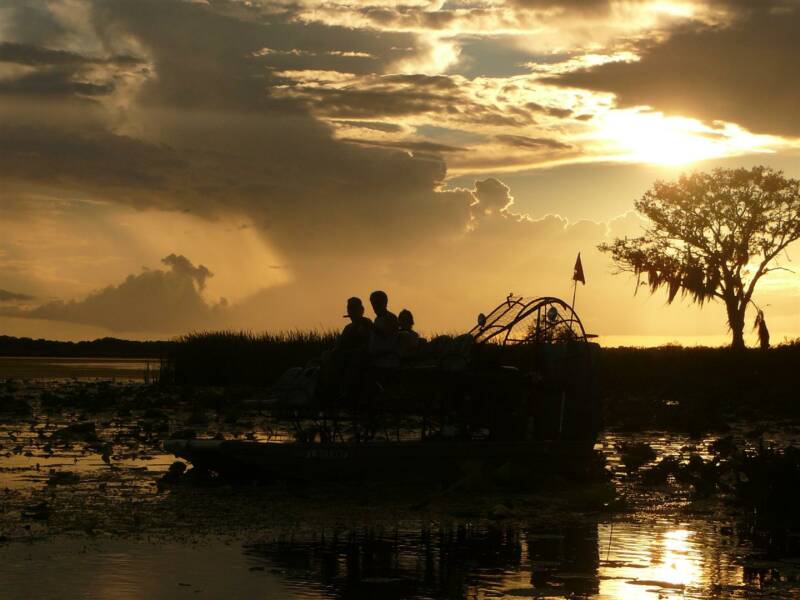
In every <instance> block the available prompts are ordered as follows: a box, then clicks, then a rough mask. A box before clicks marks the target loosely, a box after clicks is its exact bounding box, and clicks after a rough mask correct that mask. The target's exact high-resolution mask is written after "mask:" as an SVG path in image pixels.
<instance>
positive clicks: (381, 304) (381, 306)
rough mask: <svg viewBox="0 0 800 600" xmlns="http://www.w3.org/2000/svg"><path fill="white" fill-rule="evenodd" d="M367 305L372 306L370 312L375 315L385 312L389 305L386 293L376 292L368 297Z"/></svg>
mask: <svg viewBox="0 0 800 600" xmlns="http://www.w3.org/2000/svg"><path fill="white" fill-rule="evenodd" d="M369 303H370V304H372V310H374V311H375V314H376V315H380V314H382V313H385V312H386V307H387V306H388V305H389V297H388V296H387V295H386V292H382V291H381V290H378V291H376V292H372V293H371V294H370V295H369Z"/></svg>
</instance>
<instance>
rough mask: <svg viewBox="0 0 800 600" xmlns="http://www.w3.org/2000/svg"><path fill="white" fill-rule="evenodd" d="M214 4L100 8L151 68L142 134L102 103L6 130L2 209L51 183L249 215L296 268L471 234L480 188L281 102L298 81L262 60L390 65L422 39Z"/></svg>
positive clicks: (79, 191) (418, 82) (56, 187)
mask: <svg viewBox="0 0 800 600" xmlns="http://www.w3.org/2000/svg"><path fill="white" fill-rule="evenodd" d="M216 6H217V5H216V4H215V5H213V6H205V5H198V4H190V3H184V2H161V1H159V2H154V1H143V2H119V1H118V2H114V1H108V2H105V1H104V2H98V3H96V4H95V6H94V11H93V12H92V22H93V24H94V27H95V30H96V32H97V36H98V38H99V39H101V40H103V44H104V47H105V48H106V51H107V53H108V55H109V56H116V55H121V54H126V52H129V46H127V45H125V40H131V39H132V40H135V47H136V48H137V49H138V50H140V51H141V53H142V55H143V56H146V57H147V61H148V64H149V65H150V66H151V73H149V74H148V75H147V77H146V78H145V81H144V83H143V84H142V85H141V86H140V87H139V88H137V90H138V91H136V93H135V95H132V96H129V97H126V98H125V101H126V102H127V103H128V104H129V108H128V109H127V110H128V113H129V114H130V115H131V117H132V119H133V120H134V122H133V125H134V127H132V130H133V131H134V132H136V135H135V136H134V135H133V134H125V135H123V134H122V133H119V132H117V131H116V130H114V129H113V128H111V127H109V126H108V124H107V123H108V120H107V119H106V120H104V119H103V118H101V117H99V116H98V114H100V112H99V109H97V110H95V111H94V112H89V111H85V112H82V113H79V114H78V116H76V115H68V116H67V117H64V116H63V115H61V114H60V113H59V111H60V110H61V106H55V107H53V110H52V111H43V112H37V113H36V114H33V115H27V117H26V118H18V119H13V120H8V121H4V122H3V123H2V124H1V125H0V128H1V129H2V131H0V175H1V176H2V177H3V180H4V182H5V183H6V184H7V189H8V188H10V187H13V188H14V189H15V191H16V192H17V194H16V195H15V196H11V195H8V196H7V197H4V198H3V202H9V203H14V202H18V201H19V200H17V198H23V197H24V192H26V191H29V192H30V193H35V192H36V191H37V190H41V189H45V190H49V191H51V192H52V191H58V193H61V194H63V193H68V194H73V195H78V196H84V197H87V198H96V199H101V200H103V201H106V202H116V203H120V204H126V205H130V206H133V207H136V208H160V209H168V210H179V211H189V212H192V213H195V214H199V215H203V216H207V217H209V218H214V217H216V216H222V215H227V214H242V215H246V216H248V217H250V218H251V219H252V221H253V222H254V224H255V225H256V226H258V227H259V228H260V230H261V231H262V232H264V234H265V235H266V236H267V237H268V239H269V240H270V241H271V242H272V243H273V244H275V246H276V247H277V248H278V249H279V251H281V252H282V253H283V254H284V256H285V257H286V259H287V261H290V262H291V263H292V268H293V269H297V268H298V264H299V263H302V262H303V261H304V260H314V258H315V257H316V256H318V255H319V253H320V252H325V253H328V254H331V255H337V254H341V255H349V254H352V253H353V252H354V251H356V249H361V251H364V250H365V249H367V248H369V247H370V246H372V248H371V250H370V251H372V252H375V253H377V254H381V253H387V252H391V251H393V249H394V250H396V249H397V248H398V247H402V246H403V245H408V244H411V243H412V240H411V236H409V235H408V234H407V231H409V230H413V231H414V232H415V235H414V236H413V237H414V242H416V243H418V242H419V240H421V239H425V238H426V237H430V236H437V235H439V234H440V233H441V232H442V231H453V230H456V231H457V230H459V229H461V228H463V227H464V225H465V223H466V222H467V220H468V218H469V214H468V213H469V210H468V206H469V200H468V198H467V197H466V195H465V194H462V193H458V192H439V191H437V190H438V188H439V186H440V184H441V182H442V181H443V178H444V176H445V172H446V168H445V165H444V162H443V161H442V160H441V158H438V157H435V156H431V155H430V152H427V153H425V155H424V156H422V155H421V156H409V154H408V153H407V152H405V151H403V150H400V149H394V148H375V147H370V148H364V147H361V146H358V145H355V144H349V143H346V142H343V141H338V140H335V139H333V137H332V134H331V128H330V127H329V126H327V125H325V124H323V123H321V122H320V121H318V120H317V119H316V118H315V117H314V116H312V115H310V114H309V113H308V112H307V110H306V101H305V100H304V99H300V100H298V99H295V98H286V97H278V96H277V95H276V94H275V89H274V85H276V84H283V83H284V80H283V79H280V78H278V77H277V76H275V75H274V74H273V73H271V72H270V71H269V69H266V68H265V65H264V64H263V62H261V61H259V60H258V57H257V56H256V57H254V53H257V52H258V51H259V50H260V49H263V48H265V47H268V48H291V47H300V48H306V49H308V50H309V52H311V51H313V52H316V53H319V54H324V53H326V52H334V51H335V52H339V51H346V50H348V49H352V50H353V51H357V52H365V53H370V54H371V55H374V56H378V57H381V58H380V59H379V62H380V61H386V60H389V58H387V52H388V55H389V57H390V58H391V52H394V51H393V50H391V48H392V47H395V46H397V47H401V48H409V47H412V46H413V43H411V40H413V36H410V35H405V34H403V35H398V36H395V35H391V34H389V35H386V34H381V33H379V32H357V33H354V32H353V31H352V30H349V29H345V28H338V27H324V26H321V25H314V26H304V25H298V24H296V23H295V24H291V23H287V22H286V20H285V18H284V17H283V16H278V17H276V20H275V22H272V21H269V20H264V19H263V18H262V17H260V16H258V18H256V17H253V16H252V15H248V18H246V19H243V18H238V17H236V16H235V14H232V13H230V12H225V13H221V12H219V11H217V10H216ZM225 6H227V5H225ZM251 17H252V18H251ZM353 40H355V42H353ZM359 40H360V41H359ZM403 52H406V50H403ZM59 56H60V55H59ZM42 58H44V57H42ZM51 60H52V58H51ZM386 85H388V86H399V87H405V88H408V89H409V90H410V89H411V88H413V87H415V86H416V87H418V88H424V89H425V90H427V91H426V92H422V93H421V95H420V101H422V100H425V96H426V94H427V95H428V96H433V95H434V93H438V94H445V93H446V92H447V91H448V90H452V88H453V84H452V82H451V81H450V79H448V78H444V77H442V78H437V77H425V76H409V77H406V76H402V75H400V76H389V77H387V80H386ZM409 94H412V92H409ZM434 100H435V101H437V102H438V100H439V97H438V96H437V97H436V98H435V99H434ZM431 101H433V100H431ZM6 102H9V103H10V102H11V100H6ZM8 106H11V107H12V108H13V109H14V110H17V111H19V112H20V113H24V107H21V106H20V105H19V104H17V105H12V104H8ZM353 112H356V113H358V115H359V116H360V115H361V113H362V112H364V111H353ZM42 114H44V115H45V116H44V117H41V116H40V115H42ZM23 116H25V115H23ZM427 150H428V151H430V148H428V149H427ZM6 198H8V199H7V200H6ZM377 224H380V226H376V225H377Z"/></svg>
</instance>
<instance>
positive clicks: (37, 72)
mask: <svg viewBox="0 0 800 600" xmlns="http://www.w3.org/2000/svg"><path fill="white" fill-rule="evenodd" d="M0 63H8V64H14V65H21V66H25V67H30V68H31V69H30V70H26V71H24V72H22V73H21V74H19V75H17V76H16V77H15V76H11V77H6V78H4V80H3V81H2V82H0V94H10V95H19V96H34V97H41V98H48V97H53V96H102V95H106V94H110V93H111V92H113V91H114V81H113V76H114V72H113V71H112V72H111V73H105V74H102V75H101V76H100V78H99V79H98V75H97V74H96V72H93V69H92V68H93V67H97V66H109V67H115V68H117V69H121V70H124V69H126V68H132V67H135V66H137V65H140V64H141V63H142V61H141V59H139V58H136V57H134V56H129V55H115V56H99V57H98V56H84V55H82V54H78V53H76V52H70V51H66V50H54V49H51V48H46V47H43V46H36V45H31V44H22V43H16V42H2V43H0Z"/></svg>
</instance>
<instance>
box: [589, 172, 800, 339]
mask: <svg viewBox="0 0 800 600" xmlns="http://www.w3.org/2000/svg"><path fill="white" fill-rule="evenodd" d="M635 207H636V210H637V211H638V212H639V213H640V214H642V215H643V216H645V217H646V218H647V219H648V220H649V224H648V225H647V226H646V227H645V228H644V232H643V235H641V236H640V237H635V238H627V237H625V238H622V239H619V238H618V239H615V240H614V241H613V242H612V243H610V244H601V245H600V246H599V249H600V250H601V251H602V252H607V253H609V254H610V255H611V258H612V259H613V260H614V263H615V264H616V265H617V267H618V268H619V270H620V272H628V273H634V274H635V275H636V286H637V289H638V288H639V286H640V285H645V284H646V285H648V286H649V287H650V291H651V292H655V291H656V290H658V289H659V288H664V289H665V290H667V301H668V302H669V303H672V301H673V300H675V298H676V297H677V295H678V293H679V292H680V293H681V295H682V296H688V297H689V298H690V299H691V300H692V301H694V302H697V303H698V304H700V305H701V306H702V305H703V303H705V302H707V301H709V300H717V299H718V300H721V301H722V302H724V303H725V308H726V310H727V316H728V326H729V327H730V331H731V335H732V340H731V347H733V348H744V324H745V314H746V312H747V307H748V306H749V305H750V304H751V303H753V305H754V306H755V303H754V302H753V292H754V291H755V289H756V284H757V283H758V282H759V280H760V279H761V278H762V277H763V276H764V275H766V274H767V273H769V272H770V271H775V270H777V269H781V268H782V267H780V266H779V265H778V264H777V260H776V259H778V258H779V255H780V254H781V253H782V252H784V251H785V250H786V247H787V246H788V245H789V244H791V243H792V242H793V241H795V240H797V239H798V238H800V181H798V180H796V179H788V178H786V177H784V176H783V173H782V172H780V171H774V170H772V169H770V168H767V167H754V168H752V169H715V170H714V171H712V172H710V173H692V174H691V175H683V176H681V177H680V178H679V179H678V180H677V181H674V182H664V181H657V182H656V183H655V184H653V187H652V188H650V189H649V190H648V191H647V192H645V194H644V195H643V196H642V197H641V199H639V200H637V201H636V202H635ZM642 278H646V283H645V282H643V281H642ZM756 308H757V309H758V307H756ZM758 312H759V315H758V317H757V321H756V326H757V327H758V330H759V333H761V332H762V331H766V324H765V322H764V315H763V312H761V311H760V310H758ZM762 346H763V342H762Z"/></svg>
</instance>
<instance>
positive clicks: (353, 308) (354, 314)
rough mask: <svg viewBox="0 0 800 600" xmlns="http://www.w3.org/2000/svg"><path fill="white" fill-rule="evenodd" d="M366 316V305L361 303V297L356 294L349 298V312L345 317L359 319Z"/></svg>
mask: <svg viewBox="0 0 800 600" xmlns="http://www.w3.org/2000/svg"><path fill="white" fill-rule="evenodd" d="M363 316H364V305H363V304H362V303H361V298H356V297H355V296H354V297H352V298H348V299H347V314H346V315H345V317H350V318H351V319H357V318H358V317H363Z"/></svg>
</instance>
